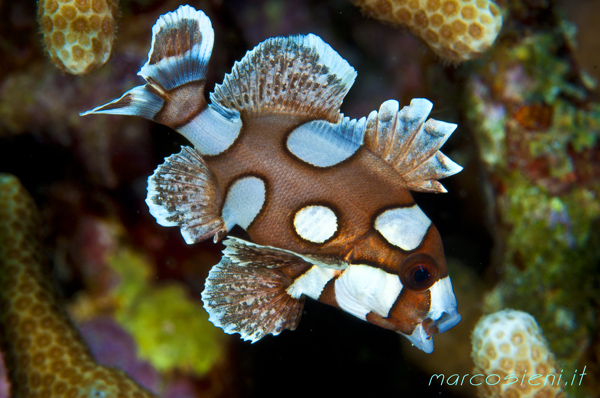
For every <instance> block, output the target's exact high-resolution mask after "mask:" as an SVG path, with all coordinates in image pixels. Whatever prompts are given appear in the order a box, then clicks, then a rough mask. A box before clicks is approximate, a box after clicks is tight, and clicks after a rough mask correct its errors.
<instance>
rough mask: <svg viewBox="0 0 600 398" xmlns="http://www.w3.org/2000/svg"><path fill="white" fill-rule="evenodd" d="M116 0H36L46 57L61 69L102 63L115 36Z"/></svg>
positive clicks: (81, 71)
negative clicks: (48, 56) (37, 0)
mask: <svg viewBox="0 0 600 398" xmlns="http://www.w3.org/2000/svg"><path fill="white" fill-rule="evenodd" d="M118 2H119V1H118V0H62V1H59V0H40V1H39V2H38V21H39V24H40V27H41V30H42V33H43V35H44V45H45V47H46V51H47V52H48V55H50V59H51V60H52V62H54V64H55V65H56V66H57V67H58V68H59V69H61V70H63V71H65V72H69V73H72V74H74V75H80V74H85V73H89V72H91V71H92V70H94V69H96V68H98V67H100V66H102V65H104V63H105V62H106V61H107V60H108V57H109V56H110V52H111V49H112V45H113V41H114V39H115V31H116V18H117V14H118Z"/></svg>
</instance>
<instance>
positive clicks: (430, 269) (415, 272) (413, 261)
mask: <svg viewBox="0 0 600 398" xmlns="http://www.w3.org/2000/svg"><path fill="white" fill-rule="evenodd" d="M437 276H438V272H437V266H436V264H435V261H434V260H433V259H432V258H431V257H429V256H427V255H424V254H418V255H415V256H413V257H410V258H409V259H408V260H407V262H406V265H405V266H404V271H403V272H402V274H401V275H400V280H401V281H402V284H403V285H404V286H406V287H407V288H409V289H410V290H415V291H421V290H425V289H428V288H430V287H431V285H433V284H434V283H435V281H436V280H437Z"/></svg>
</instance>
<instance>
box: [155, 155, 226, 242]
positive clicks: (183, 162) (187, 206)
mask: <svg viewBox="0 0 600 398" xmlns="http://www.w3.org/2000/svg"><path fill="white" fill-rule="evenodd" d="M221 201H222V195H221V192H220V190H219V187H218V184H217V180H216V176H215V175H214V174H213V172H212V171H211V170H210V168H209V167H208V165H207V164H206V162H205V161H204V160H203V159H202V157H201V156H200V154H199V153H198V152H197V151H196V150H195V149H193V148H190V147H183V148H182V149H181V152H179V153H177V154H175V155H171V156H169V157H168V158H166V159H165V162H164V163H163V164H162V165H160V166H159V167H158V168H157V169H156V170H155V171H154V174H153V175H152V176H150V177H149V178H148V196H147V198H146V203H147V204H148V207H149V208H150V213H151V214H152V215H153V216H154V217H155V218H156V221H157V222H158V223H159V224H160V225H163V226H179V227H181V234H182V235H183V238H184V239H185V241H186V242H187V243H188V244H191V243H196V242H200V241H202V240H204V239H207V238H209V237H212V236H214V237H215V240H219V239H221V238H222V237H223V235H224V234H225V233H226V228H225V222H224V221H223V218H222V217H221V215H220V212H219V206H220V204H221Z"/></svg>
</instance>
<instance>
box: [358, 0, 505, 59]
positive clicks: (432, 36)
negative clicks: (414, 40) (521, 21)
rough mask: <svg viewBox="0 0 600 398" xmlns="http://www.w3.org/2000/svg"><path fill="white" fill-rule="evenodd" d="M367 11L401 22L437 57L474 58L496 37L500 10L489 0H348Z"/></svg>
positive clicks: (384, 18)
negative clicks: (425, 43)
mask: <svg viewBox="0 0 600 398" xmlns="http://www.w3.org/2000/svg"><path fill="white" fill-rule="evenodd" d="M352 2H353V3H354V4H355V5H357V6H359V7H361V8H362V9H363V10H364V11H365V12H366V13H367V14H369V15H371V16H373V17H375V18H377V19H379V20H382V21H386V22H392V23H394V24H398V25H405V26H407V27H408V28H410V30H411V31H412V32H413V33H414V34H416V35H418V36H420V37H421V38H422V39H423V40H425V42H427V44H428V45H429V47H430V48H431V49H432V50H433V51H434V52H435V53H436V54H437V55H439V56H440V57H441V58H443V59H445V60H447V61H450V62H453V63H460V62H463V61H468V60H471V59H473V58H477V57H478V56H479V55H481V54H482V53H483V52H484V51H485V50H487V49H488V48H489V47H491V45H492V44H493V43H494V41H495V40H496V37H497V36H498V33H499V32H500V28H501V27H502V14H501V12H500V9H499V8H498V6H497V5H496V4H495V3H494V2H492V1H489V0H352Z"/></svg>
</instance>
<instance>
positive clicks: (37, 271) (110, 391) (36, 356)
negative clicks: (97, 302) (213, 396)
mask: <svg viewBox="0 0 600 398" xmlns="http://www.w3.org/2000/svg"><path fill="white" fill-rule="evenodd" d="M38 231H39V225H38V215H37V212H36V209H35V205H34V203H33V199H32V198H31V197H30V196H29V194H28V193H27V192H26V191H25V189H24V188H23V187H22V186H21V184H20V183H19V180H18V179H17V178H16V177H14V176H12V175H8V174H0V349H1V350H2V352H3V354H4V360H5V362H6V367H7V369H8V373H9V378H10V380H11V388H12V397H14V398H22V397H33V396H40V397H71V398H76V397H78V398H84V397H86V398H87V397H117V396H125V395H123V394H126V396H128V397H135V398H144V397H153V395H152V394H151V393H149V392H148V391H146V390H144V389H143V388H141V387H140V386H139V385H137V384H136V383H135V382H134V381H132V380H131V379H130V378H129V377H128V376H127V375H125V373H123V372H122V371H120V370H117V369H112V368H107V367H104V366H101V365H98V364H97V363H96V361H95V360H94V358H93V357H92V355H91V354H90V351H89V349H88V347H87V346H86V345H85V343H83V341H82V340H81V337H80V335H79V333H78V332H77V330H76V329H75V328H74V327H73V326H72V324H71V322H70V321H69V319H68V317H67V315H66V313H65V312H64V311H63V310H62V309H61V306H60V300H59V298H58V297H57V294H56V292H55V291H54V289H53V287H52V283H51V281H50V279H49V276H48V275H47V274H46V273H45V269H44V267H43V266H42V264H43V261H42V259H41V258H40V250H39V247H38V246H39V241H38V237H37V236H36V235H37V233H38Z"/></svg>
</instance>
